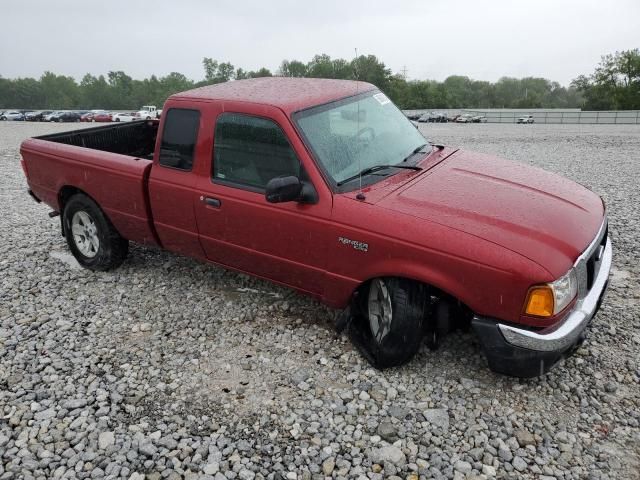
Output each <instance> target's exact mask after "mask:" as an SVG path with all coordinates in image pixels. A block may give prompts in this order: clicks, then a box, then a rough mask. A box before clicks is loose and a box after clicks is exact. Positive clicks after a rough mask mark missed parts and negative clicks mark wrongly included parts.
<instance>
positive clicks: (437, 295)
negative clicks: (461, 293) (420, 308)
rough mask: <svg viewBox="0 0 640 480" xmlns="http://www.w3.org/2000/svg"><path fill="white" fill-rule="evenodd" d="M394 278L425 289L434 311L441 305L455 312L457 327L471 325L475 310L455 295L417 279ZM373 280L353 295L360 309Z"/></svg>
mask: <svg viewBox="0 0 640 480" xmlns="http://www.w3.org/2000/svg"><path fill="white" fill-rule="evenodd" d="M386 277H387V278H389V277H390V276H386ZM393 277H394V278H403V279H405V280H408V281H410V282H414V283H417V284H419V285H421V286H422V287H423V288H424V289H425V292H426V293H427V295H428V297H429V305H430V307H431V309H432V310H433V311H436V310H437V307H438V305H439V304H440V305H446V306H447V307H448V308H449V309H450V310H451V311H452V312H455V316H456V317H458V318H456V324H458V325H457V326H467V324H469V325H470V322H471V318H472V317H473V310H471V308H469V307H468V306H467V305H466V304H465V303H464V302H462V301H461V300H460V299H458V298H456V297H455V296H454V295H451V294H450V293H447V292H445V291H444V290H442V289H440V288H438V287H436V286H434V285H431V284H429V283H426V282H422V281H420V280H416V279H415V278H409V277H402V276H393ZM376 278H378V277H376ZM383 278H384V277H383ZM372 280H374V278H370V279H368V280H365V281H364V282H362V283H361V284H360V285H359V286H358V288H356V290H355V291H354V295H353V298H354V301H356V302H358V305H359V306H360V308H362V303H361V302H363V301H366V300H365V296H364V295H365V294H366V293H367V291H368V288H369V285H370V283H371V281H372ZM441 321H442V319H441Z"/></svg>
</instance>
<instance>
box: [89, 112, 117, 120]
mask: <svg viewBox="0 0 640 480" xmlns="http://www.w3.org/2000/svg"><path fill="white" fill-rule="evenodd" d="M111 119H112V115H111V114H110V113H109V112H98V113H94V114H93V118H92V119H91V121H92V122H110V121H111Z"/></svg>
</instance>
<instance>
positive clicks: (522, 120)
mask: <svg viewBox="0 0 640 480" xmlns="http://www.w3.org/2000/svg"><path fill="white" fill-rule="evenodd" d="M516 123H533V115H523V116H522V117H520V118H519V119H518V121H517V122H516Z"/></svg>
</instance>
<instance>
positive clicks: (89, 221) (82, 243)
mask: <svg viewBox="0 0 640 480" xmlns="http://www.w3.org/2000/svg"><path fill="white" fill-rule="evenodd" d="M71 233H72V234H73V242H74V243H75V244H76V247H78V250H80V253H81V254H82V255H84V256H85V257H87V258H93V257H95V256H96V255H97V254H98V249H99V248H100V239H99V238H98V227H97V226H96V223H95V222H94V221H93V218H91V216H90V215H89V214H88V213H87V212H85V211H83V210H80V211H77V212H76V213H74V214H73V218H72V219H71Z"/></svg>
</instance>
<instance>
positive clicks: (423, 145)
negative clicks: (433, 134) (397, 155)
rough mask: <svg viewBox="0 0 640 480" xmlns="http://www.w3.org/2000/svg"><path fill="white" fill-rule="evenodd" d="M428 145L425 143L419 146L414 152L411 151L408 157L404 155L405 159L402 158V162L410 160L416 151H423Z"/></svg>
mask: <svg viewBox="0 0 640 480" xmlns="http://www.w3.org/2000/svg"><path fill="white" fill-rule="evenodd" d="M427 145H429V144H428V143H423V144H422V145H420V146H417V147H416V148H414V149H413V152H411V153H410V154H409V155H407V156H406V157H404V160H402V162H403V163H404V162H406V161H407V160H409V159H410V158H411V157H413V156H414V155H415V154H416V153H419V152H421V151H422V149H423V148H424V147H426V146H427Z"/></svg>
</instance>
